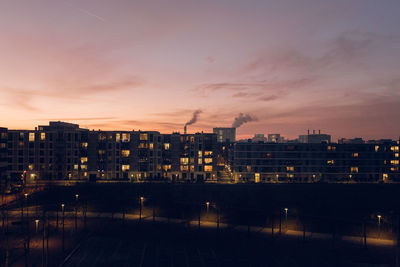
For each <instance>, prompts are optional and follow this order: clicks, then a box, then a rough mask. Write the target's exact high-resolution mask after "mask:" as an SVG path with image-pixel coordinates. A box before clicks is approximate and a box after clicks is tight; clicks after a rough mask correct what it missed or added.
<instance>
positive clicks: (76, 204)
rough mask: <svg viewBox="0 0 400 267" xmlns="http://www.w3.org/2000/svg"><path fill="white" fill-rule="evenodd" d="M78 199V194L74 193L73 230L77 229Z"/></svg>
mask: <svg viewBox="0 0 400 267" xmlns="http://www.w3.org/2000/svg"><path fill="white" fill-rule="evenodd" d="M78 199H79V195H78V194H76V195H75V200H76V203H75V232H76V231H77V230H78Z"/></svg>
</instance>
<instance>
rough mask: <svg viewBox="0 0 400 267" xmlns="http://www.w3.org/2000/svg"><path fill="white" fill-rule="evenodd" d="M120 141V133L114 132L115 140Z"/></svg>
mask: <svg viewBox="0 0 400 267" xmlns="http://www.w3.org/2000/svg"><path fill="white" fill-rule="evenodd" d="M120 141H121V134H119V133H117V134H115V142H117V143H119V142H120Z"/></svg>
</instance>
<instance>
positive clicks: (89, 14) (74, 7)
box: [62, 0, 106, 22]
mask: <svg viewBox="0 0 400 267" xmlns="http://www.w3.org/2000/svg"><path fill="white" fill-rule="evenodd" d="M62 2H63V3H64V4H66V5H67V6H69V7H72V8H73V9H76V10H78V11H79V12H81V13H83V14H86V15H88V16H91V17H94V18H96V19H98V20H100V21H102V22H105V21H106V20H105V19H104V18H102V17H100V16H98V15H96V14H94V13H92V12H90V11H88V10H86V9H83V8H81V7H77V6H73V5H71V4H70V3H68V2H67V1H66V0H62Z"/></svg>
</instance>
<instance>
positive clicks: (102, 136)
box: [99, 133, 107, 141]
mask: <svg viewBox="0 0 400 267" xmlns="http://www.w3.org/2000/svg"><path fill="white" fill-rule="evenodd" d="M106 138H107V137H106V135H105V134H103V133H101V134H99V141H105V140H106Z"/></svg>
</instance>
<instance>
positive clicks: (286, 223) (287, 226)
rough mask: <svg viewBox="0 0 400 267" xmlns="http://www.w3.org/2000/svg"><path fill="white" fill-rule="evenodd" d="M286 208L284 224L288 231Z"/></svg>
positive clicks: (286, 210) (286, 209)
mask: <svg viewBox="0 0 400 267" xmlns="http://www.w3.org/2000/svg"><path fill="white" fill-rule="evenodd" d="M288 210H289V209H288V208H285V224H286V231H287V230H288V221H287V213H288Z"/></svg>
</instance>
